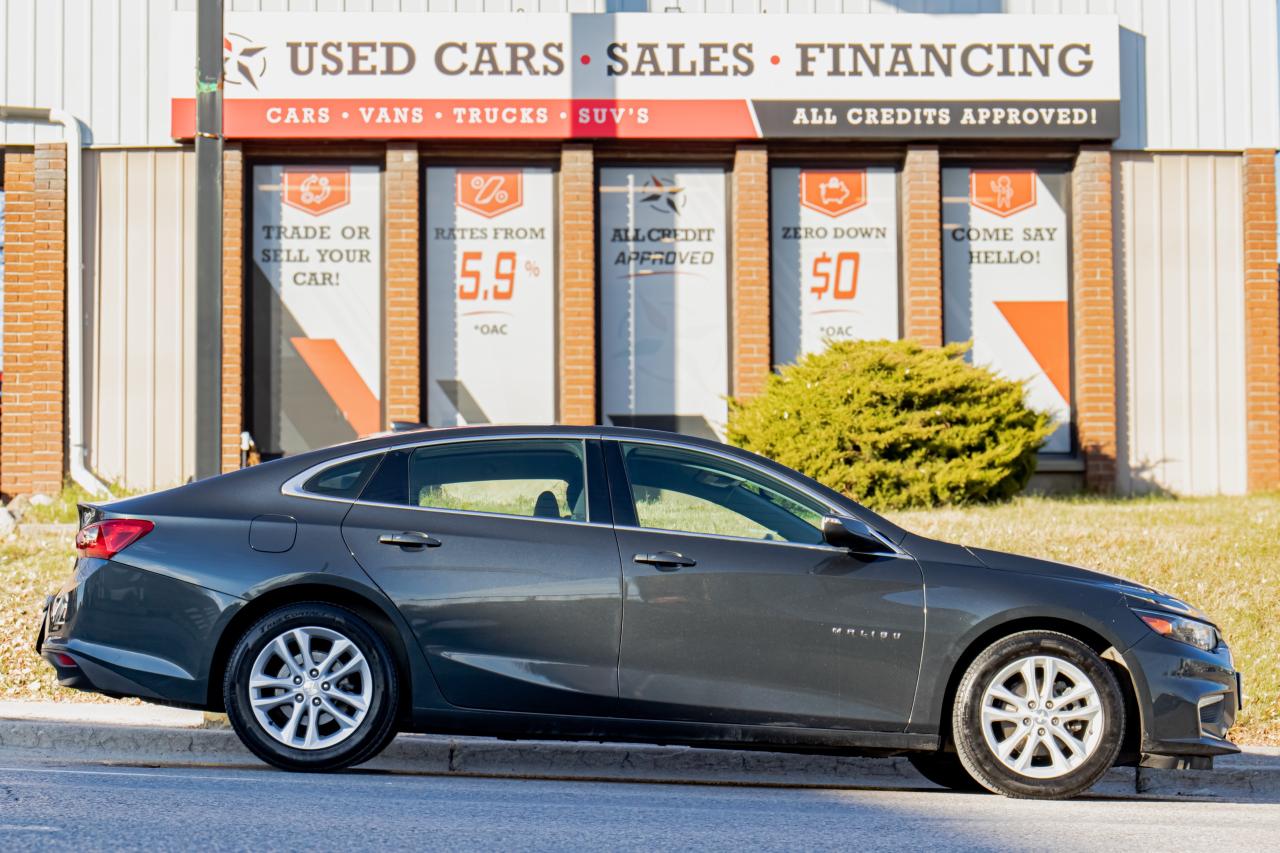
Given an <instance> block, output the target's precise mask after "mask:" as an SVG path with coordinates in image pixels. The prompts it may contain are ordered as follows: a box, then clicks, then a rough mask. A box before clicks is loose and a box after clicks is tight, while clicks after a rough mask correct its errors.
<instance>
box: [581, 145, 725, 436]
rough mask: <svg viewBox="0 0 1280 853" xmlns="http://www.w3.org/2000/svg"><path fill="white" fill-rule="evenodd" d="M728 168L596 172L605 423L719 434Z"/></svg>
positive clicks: (634, 168)
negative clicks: (598, 184)
mask: <svg viewBox="0 0 1280 853" xmlns="http://www.w3.org/2000/svg"><path fill="white" fill-rule="evenodd" d="M725 196H726V184H725V170H724V169H721V168H714V167H711V168H709V167H687V166H686V167H681V166H671V165H665V166H625V167H624V166H619V167H609V168H604V169H601V170H600V239H599V253H600V300H601V306H600V315H601V319H600V324H601V327H600V357H601V397H602V414H603V415H604V418H605V422H606V423H608V424H613V425H618V426H638V427H650V428H655V429H667V430H675V431H678V432H684V433H689V434H692V435H701V436H706V437H714V436H717V435H720V434H721V433H722V431H723V428H724V422H725V419H726V416H727V412H726V404H725V396H726V395H727V394H728V391H729V364H728V359H729V304H728V266H727V258H726V254H727V253H726V249H727V236H726V231H727V211H726V207H727V205H726V198H725Z"/></svg>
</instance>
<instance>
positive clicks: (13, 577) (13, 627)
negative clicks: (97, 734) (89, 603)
mask: <svg viewBox="0 0 1280 853" xmlns="http://www.w3.org/2000/svg"><path fill="white" fill-rule="evenodd" d="M71 555H72V550H71V545H70V542H68V541H67V540H66V539H65V538H53V537H30V536H22V537H17V538H13V539H9V540H7V541H5V542H3V543H0V699H28V700H48V699H59V700H71V701H77V702H112V701H118V700H112V699H107V698H106V697H102V696H97V695H96V694H93V693H81V692H80V691H78V690H68V689H66V688H65V687H59V686H58V682H57V680H56V679H54V677H53V668H52V667H50V666H49V665H48V664H46V663H45V662H44V661H43V660H41V659H40V658H39V657H37V656H36V652H35V642H36V631H37V630H38V629H39V627H40V626H39V618H40V608H41V606H42V605H43V604H44V597H45V596H46V595H49V594H50V593H53V592H57V590H58V589H59V588H60V587H61V586H62V584H63V582H64V581H65V580H66V579H67V577H68V576H69V575H70V574H71Z"/></svg>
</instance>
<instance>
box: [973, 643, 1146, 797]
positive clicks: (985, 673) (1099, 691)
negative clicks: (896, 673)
mask: <svg viewBox="0 0 1280 853" xmlns="http://www.w3.org/2000/svg"><path fill="white" fill-rule="evenodd" d="M1029 657H1034V658H1036V659H1037V660H1039V661H1042V662H1044V666H1040V665H1038V664H1033V665H1032V666H1033V673H1034V675H1035V677H1036V678H1037V679H1039V680H1040V681H1041V682H1043V681H1044V680H1045V678H1044V676H1045V673H1046V672H1047V665H1048V661H1049V659H1052V660H1053V661H1054V666H1055V667H1057V665H1058V662H1062V661H1065V662H1066V663H1067V664H1069V665H1070V666H1073V667H1075V668H1076V669H1078V670H1079V671H1080V672H1081V673H1083V674H1084V676H1085V677H1086V678H1087V679H1088V681H1089V682H1090V684H1091V686H1092V687H1093V688H1094V691H1095V693H1096V697H1097V705H1098V706H1099V710H1098V711H1097V712H1095V715H1094V719H1095V720H1098V723H1097V725H1099V726H1100V728H1099V729H1098V730H1097V733H1096V735H1093V738H1094V739H1093V745H1092V747H1090V748H1091V749H1092V751H1091V752H1090V751H1089V749H1088V748H1082V750H1081V752H1082V753H1083V754H1084V756H1085V757H1084V758H1083V760H1079V759H1077V760H1078V764H1077V766H1074V767H1071V768H1070V769H1068V770H1065V771H1058V770H1055V769H1053V768H1052V767H1051V766H1046V765H1051V764H1052V762H1053V761H1054V757H1053V756H1052V755H1050V754H1049V746H1050V744H1048V743H1047V740H1041V741H1040V745H1038V746H1036V747H1035V748H1033V749H1030V750H1029V752H1030V756H1029V758H1028V761H1029V762H1030V764H1031V766H1029V767H1027V768H1026V769H1027V770H1029V771H1031V774H1035V773H1041V774H1047V773H1058V775H1054V776H1052V777H1050V778H1037V777H1036V776H1035V775H1030V774H1028V773H1023V772H1017V771H1016V770H1015V769H1014V768H1013V767H1011V766H1009V765H1008V764H1006V762H1005V761H1004V760H1002V759H1001V758H1000V757H999V756H998V755H997V754H996V752H995V751H994V749H993V747H992V746H991V745H989V743H988V738H987V733H986V732H985V731H984V728H983V723H982V707H983V699H984V696H985V694H986V691H987V689H988V687H990V686H991V685H992V683H993V682H994V681H995V679H996V678H997V676H999V675H1000V674H1001V672H1002V670H1005V669H1006V668H1007V667H1009V666H1010V665H1012V664H1015V663H1017V662H1019V661H1023V660H1025V659H1027V658H1029ZM1014 678H1015V679H1017V680H1021V681H1022V683H1023V684H1025V680H1023V679H1022V678H1021V676H1018V675H1017V674H1015V675H1014ZM1059 678H1066V679H1070V675H1069V674H1067V673H1063V674H1061V675H1060V676H1059ZM1057 683H1061V682H1059V681H1057V680H1055V684H1057ZM1026 692H1028V691H1026V690H1025V689H1024V693H1026ZM1058 695H1059V696H1061V695H1063V694H1058ZM1019 698H1021V699H1023V700H1024V701H1030V702H1031V704H1032V705H1033V706H1036V705H1037V703H1036V702H1035V698H1036V697H1029V696H1026V695H1020V696H1019ZM1089 701H1090V702H1092V701H1093V700H1089ZM1043 705H1044V703H1043V701H1041V702H1040V703H1039V706H1038V707H1036V708H1035V710H1031V711H1026V710H1017V711H1016V713H1015V709H1016V708H1017V706H1015V705H1012V704H1004V705H1001V706H1000V707H1001V708H1002V709H1005V710H1004V712H1005V713H1012V714H1013V715H1014V716H1018V715H1020V714H1023V713H1026V714H1028V716H1027V717H1026V718H1023V719H1021V720H1018V721H1016V722H997V723H993V724H992V729H991V733H992V738H993V739H995V738H998V737H1000V736H1002V735H1003V736H1006V737H1010V740H1011V741H1012V742H1017V737H1016V736H1014V735H1013V733H1014V732H1016V731H1018V730H1019V726H1020V725H1025V724H1026V723H1028V722H1030V724H1031V725H1030V730H1031V731H1034V732H1036V733H1037V735H1038V734H1039V733H1044V732H1048V733H1049V736H1050V737H1053V734H1052V728H1051V727H1048V728H1039V727H1038V726H1037V720H1038V718H1039V717H1044V716H1048V715H1049V714H1052V711H1051V710H1049V709H1046V708H1044V707H1043ZM1060 705H1061V703H1060ZM1068 706H1069V707H1068V710H1067V711H1066V712H1065V713H1064V711H1063V710H1062V708H1061V707H1059V708H1058V713H1059V714H1063V715H1064V717H1065V716H1066V715H1067V714H1070V713H1072V711H1071V710H1070V709H1071V708H1078V707H1079V706H1078V705H1077V704H1076V703H1068ZM1036 715H1039V717H1038V716H1036ZM1051 721H1052V722H1053V723H1054V725H1057V724H1058V718H1056V717H1054V718H1051ZM1061 725H1062V728H1063V729H1066V728H1070V729H1071V731H1072V732H1076V733H1078V732H1083V731H1085V730H1086V727H1087V726H1089V725H1092V724H1090V723H1085V722H1081V721H1074V722H1070V723H1067V722H1065V721H1064V722H1062V723H1061ZM1124 727H1125V707H1124V698H1123V696H1122V694H1121V692H1120V685H1119V684H1118V683H1117V682H1116V678H1115V675H1114V674H1113V673H1112V672H1111V668H1110V667H1108V666H1107V664H1106V662H1105V661H1103V660H1102V658H1100V657H1099V656H1098V655H1097V653H1096V652H1094V651H1093V649H1091V648H1089V647H1088V646H1086V645H1085V644H1084V643H1082V642H1080V641H1079V640H1077V639H1075V638H1074V637H1070V636H1068V635H1066V634H1060V633H1058V632H1056V631H1022V632H1020V633H1017V634H1013V635H1011V636H1008V637H1005V638H1004V639H1002V640H998V641H997V642H995V643H993V644H992V645H991V646H989V647H988V648H987V649H986V650H984V651H983V652H982V653H981V654H979V655H978V657H977V658H976V659H975V660H974V661H973V663H972V664H970V665H969V668H968V670H966V672H965V674H964V677H963V678H962V679H961V681H960V685H959V687H958V688H957V690H956V699H955V705H954V706H953V709H952V719H951V733H952V738H953V741H954V743H955V748H956V753H957V756H958V757H959V759H960V761H961V763H962V764H963V765H964V769H965V770H967V771H968V772H969V775H970V776H972V777H973V778H974V779H975V780H976V781H977V782H978V783H979V784H981V785H982V786H983V787H984V788H986V789H987V790H989V791H994V792H995V793H997V794H1004V795H1005V796H1007V797H1015V798H1025V799H1065V798H1067V797H1074V796H1076V795H1077V794H1080V793H1083V792H1084V791H1087V790H1088V789H1089V788H1091V787H1092V786H1093V785H1094V783H1096V782H1097V781H1098V780H1099V779H1100V778H1102V775H1103V774H1104V773H1106V772H1107V770H1109V769H1110V768H1111V766H1112V764H1114V763H1115V760H1116V756H1117V755H1118V754H1119V752H1120V746H1121V743H1122V741H1123V740H1124ZM1089 731H1091V732H1092V731H1093V730H1092V729H1089ZM1030 743H1031V741H1030V740H1029V739H1028V740H1027V741H1026V742H1025V743H1024V746H1023V749H1025V748H1026V744H1030ZM1064 745H1065V741H1063V740H1062V739H1061V738H1054V743H1053V746H1055V747H1056V748H1057V750H1058V751H1059V752H1060V753H1062V754H1064V755H1067V754H1068V752H1069V750H1064V749H1063V746H1064ZM1023 749H1015V750H1014V752H1015V753H1016V754H1017V755H1016V760H1015V761H1014V763H1016V762H1017V761H1019V760H1021V753H1022V751H1023ZM1071 755H1074V753H1071Z"/></svg>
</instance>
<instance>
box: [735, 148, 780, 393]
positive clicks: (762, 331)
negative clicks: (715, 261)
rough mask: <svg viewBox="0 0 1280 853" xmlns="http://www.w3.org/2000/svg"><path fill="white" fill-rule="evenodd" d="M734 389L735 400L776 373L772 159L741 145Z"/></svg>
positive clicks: (764, 152)
mask: <svg viewBox="0 0 1280 853" xmlns="http://www.w3.org/2000/svg"><path fill="white" fill-rule="evenodd" d="M732 215H733V338H732V340H733V364H732V366H731V370H732V377H733V384H732V386H731V391H732V393H733V395H734V396H735V397H738V398H745V397H752V396H755V395H756V394H758V393H760V391H761V390H763V389H764V382H765V379H766V378H767V377H768V375H769V368H770V366H771V365H770V363H769V362H770V352H769V346H770V331H771V330H770V328H769V154H768V151H767V150H766V149H765V147H764V146H763V145H739V146H738V148H737V150H736V151H734V154H733V214H732Z"/></svg>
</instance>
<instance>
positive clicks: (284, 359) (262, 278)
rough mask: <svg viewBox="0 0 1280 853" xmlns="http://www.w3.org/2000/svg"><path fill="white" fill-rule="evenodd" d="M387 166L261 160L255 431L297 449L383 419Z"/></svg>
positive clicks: (256, 217)
mask: <svg viewBox="0 0 1280 853" xmlns="http://www.w3.org/2000/svg"><path fill="white" fill-rule="evenodd" d="M381 223H382V176H381V174H380V173H379V170H378V167H376V166H334V165H323V166H321V165H315V166H306V165H289V166H255V167H254V168H253V222H252V226H253V238H252V250H253V262H252V265H251V269H252V274H253V281H252V283H251V287H252V295H251V299H252V302H251V311H252V314H251V318H252V324H253V349H252V354H253V360H254V365H253V367H252V373H253V376H254V377H255V380H254V383H253V386H254V387H253V397H254V406H253V411H254V423H253V437H254V440H255V441H256V442H257V444H258V447H259V449H260V450H261V451H262V452H263V453H264V454H266V455H268V456H272V455H277V454H281V453H299V452H302V451H305V450H313V449H315V448H318V447H326V446H328V445H330V444H334V443H336V442H339V441H349V440H351V439H353V438H356V437H358V436H362V435H369V434H370V433H375V432H378V431H379V430H381V429H382V403H381V397H382V394H381V389H382V225H381Z"/></svg>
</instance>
